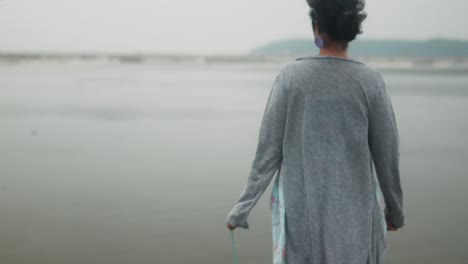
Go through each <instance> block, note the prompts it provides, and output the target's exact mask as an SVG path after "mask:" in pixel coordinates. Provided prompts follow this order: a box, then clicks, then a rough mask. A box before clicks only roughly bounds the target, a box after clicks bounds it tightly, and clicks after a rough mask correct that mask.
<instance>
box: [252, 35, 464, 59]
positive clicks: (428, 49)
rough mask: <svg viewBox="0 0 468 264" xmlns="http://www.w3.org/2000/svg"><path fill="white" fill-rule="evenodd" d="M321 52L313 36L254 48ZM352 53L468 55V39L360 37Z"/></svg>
mask: <svg viewBox="0 0 468 264" xmlns="http://www.w3.org/2000/svg"><path fill="white" fill-rule="evenodd" d="M316 53H318V48H317V47H315V45H314V40H313V37H312V38H311V39H289V40H281V41H277V42H273V43H270V44H267V45H264V46H261V47H258V48H255V49H253V50H252V51H251V52H250V54H253V55H272V56H274V55H278V56H302V55H310V54H316ZM349 53H350V55H352V56H360V57H361V56H362V57H458V56H465V57H466V56H468V41H461V40H449V39H431V40H427V41H411V40H367V39H357V40H355V41H352V42H351V43H350V46H349Z"/></svg>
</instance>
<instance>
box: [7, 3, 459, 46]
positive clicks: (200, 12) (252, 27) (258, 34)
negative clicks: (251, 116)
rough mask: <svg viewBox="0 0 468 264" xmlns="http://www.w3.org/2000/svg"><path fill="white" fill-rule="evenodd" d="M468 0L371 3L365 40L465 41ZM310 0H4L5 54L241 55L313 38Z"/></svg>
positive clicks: (368, 6) (365, 24)
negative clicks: (270, 44) (274, 43)
mask: <svg viewBox="0 0 468 264" xmlns="http://www.w3.org/2000/svg"><path fill="white" fill-rule="evenodd" d="M466 10H468V1H467V0H439V1H428V0H368V1H367V2H366V11H367V12H368V19H367V20H366V21H365V23H364V24H363V30H364V34H363V35H361V36H360V37H361V38H398V39H402V38H408V39H427V38H433V37H446V38H455V39H468V19H466ZM307 12H308V6H307V4H306V0H269V1H267V0H229V1H228V0H125V1H124V0H74V1H71V0H0V34H1V41H0V51H9V50H13V51H83V52H94V51H98V52H99V51H105V52H156V53H205V54H222V53H226V54H227V53H235V54H241V53H246V52H248V51H250V50H251V49H252V48H255V47H257V46H259V45H263V44H265V43H268V42H271V41H275V40H280V39H285V38H311V40H312V38H313V35H312V29H311V26H310V21H309V18H308V16H307Z"/></svg>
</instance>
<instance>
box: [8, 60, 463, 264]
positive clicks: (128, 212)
mask: <svg viewBox="0 0 468 264" xmlns="http://www.w3.org/2000/svg"><path fill="white" fill-rule="evenodd" d="M281 66H282V63H279V62H249V61H246V62H242V61H241V62H235V61H225V62H223V61H214V62H208V63H207V62H206V61H200V62H196V61H195V62H194V61H190V62H184V61H172V62H171V61H161V62H149V63H145V62H139V61H128V62H113V61H106V60H102V61H100V60H95V61H91V62H89V61H87V60H72V61H66V62H63V61H54V60H33V61H26V62H24V61H20V62H2V63H0V92H1V97H0V263H2V264H106V263H112V264H119V263H126V264H130V263H131V264H146V263H152V264H155V263H158V264H159V263H160V264H166V263H167V264H171V263H184V264H189V263H190V264H222V263H233V254H232V251H231V238H230V233H229V231H228V229H227V228H226V226H225V225H226V223H225V218H226V216H227V214H228V212H229V210H230V209H231V208H232V206H233V205H234V203H235V202H236V200H237V198H238V197H239V195H240V193H241V191H242V189H243V187H244V184H245V183H246V181H247V176H248V174H249V171H250V166H251V164H252V161H253V158H254V154H255V150H256V143H257V139H258V132H259V128H260V122H261V119H262V114H263V111H264V107H265V104H266V100H267V97H268V93H269V91H270V89H271V85H272V84H273V80H274V78H275V76H276V74H277V73H278V71H279V69H280V68H281ZM383 75H384V77H385V79H386V82H387V87H388V91H389V93H390V95H391V98H392V101H393V105H394V110H395V114H396V117H397V122H398V126H399V132H400V140H401V153H400V154H401V156H400V159H401V160H400V162H401V181H402V188H403V192H404V210H405V213H406V226H405V227H403V228H402V229H400V230H398V231H397V232H389V233H388V235H389V240H388V242H389V244H388V251H387V253H386V254H387V255H386V260H387V263H391V264H399V263H401V264H417V263H421V264H451V263H453V264H467V263H468V250H467V249H468V228H467V226H466V224H467V223H468V206H467V204H468V191H467V189H468V74H466V72H465V73H463V72H447V71H445V72H439V71H406V70H405V71H403V70H402V71H398V70H394V71H383ZM272 185H273V184H270V186H269V187H268V189H267V191H266V192H265V193H264V194H263V196H262V198H261V200H260V201H259V202H258V204H257V205H256V207H254V209H253V210H252V211H251V214H250V216H249V219H250V220H249V222H250V229H248V230H244V229H236V230H235V233H234V234H235V235H234V236H235V241H236V247H237V253H238V256H239V262H240V263H241V264H260V263H265V264H266V263H272V241H271V239H272V234H271V216H270V211H269V196H270V193H271V187H272Z"/></svg>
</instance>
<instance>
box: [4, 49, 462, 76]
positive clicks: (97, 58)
mask: <svg viewBox="0 0 468 264" xmlns="http://www.w3.org/2000/svg"><path fill="white" fill-rule="evenodd" d="M296 58H297V56H291V55H284V56H277V55H254V54H247V55H183V54H179V55H178V54H168V55H165V54H72V53H0V64H15V63H32V62H39V63H41V62H48V63H111V64H152V63H157V64H158V63H162V64H181V63H182V64H198V65H200V64H201V65H208V64H231V65H232V64H259V65H279V64H285V63H287V62H289V61H291V60H294V59H296ZM354 59H356V60H359V61H362V62H365V63H367V64H370V65H372V66H375V67H377V68H379V69H382V70H405V71H411V70H416V71H460V72H467V71H468V57H382V56H377V57H372V56H367V57H355V58H354Z"/></svg>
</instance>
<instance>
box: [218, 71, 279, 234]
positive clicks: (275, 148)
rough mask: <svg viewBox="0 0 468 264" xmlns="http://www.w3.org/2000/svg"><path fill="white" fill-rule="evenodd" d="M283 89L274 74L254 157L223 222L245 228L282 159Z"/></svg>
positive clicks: (247, 226)
mask: <svg viewBox="0 0 468 264" xmlns="http://www.w3.org/2000/svg"><path fill="white" fill-rule="evenodd" d="M285 88H286V87H284V84H283V83H282V81H281V78H280V75H278V76H277V77H276V79H275V81H274V83H273V86H272V88H271V91H270V94H269V97H268V100H267V104H266V107H265V110H264V114H263V119H262V123H261V126H260V132H259V136H258V145H257V150H256V154H255V158H254V160H253V162H252V165H251V170H250V175H249V176H248V178H247V183H246V185H245V187H244V189H243V191H242V193H241V194H240V197H239V198H238V200H237V203H236V204H235V205H234V207H233V208H232V210H231V211H230V212H229V214H228V216H227V218H226V222H227V223H229V224H231V225H232V226H236V227H241V228H244V229H248V228H249V223H248V221H247V218H248V215H249V213H250V211H251V210H252V208H253V207H254V205H255V204H256V203H257V201H258V200H259V199H260V197H261V196H262V194H263V193H264V192H265V190H266V188H267V187H268V185H269V184H270V182H271V180H272V178H273V176H274V175H275V173H276V171H277V170H278V168H279V166H280V165H281V161H282V159H283V151H282V148H283V136H284V128H285V123H286V114H287V93H286V89H285Z"/></svg>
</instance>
